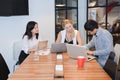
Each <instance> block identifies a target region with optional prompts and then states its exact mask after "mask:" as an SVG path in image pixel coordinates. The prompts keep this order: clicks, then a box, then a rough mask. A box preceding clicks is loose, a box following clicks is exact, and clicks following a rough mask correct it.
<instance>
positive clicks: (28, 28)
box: [23, 21, 39, 39]
mask: <svg viewBox="0 0 120 80" xmlns="http://www.w3.org/2000/svg"><path fill="white" fill-rule="evenodd" d="M35 24H37V22H35V21H30V22H28V23H27V26H26V31H25V33H24V35H23V37H24V36H25V35H27V36H28V39H31V38H32V32H31V30H32V29H33V28H34V26H35ZM38 36H39V33H37V34H36V39H38Z"/></svg>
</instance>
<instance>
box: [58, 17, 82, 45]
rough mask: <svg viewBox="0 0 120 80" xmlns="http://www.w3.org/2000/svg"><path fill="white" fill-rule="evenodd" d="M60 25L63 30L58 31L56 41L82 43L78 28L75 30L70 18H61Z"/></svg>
mask: <svg viewBox="0 0 120 80" xmlns="http://www.w3.org/2000/svg"><path fill="white" fill-rule="evenodd" d="M62 26H63V28H64V30H62V31H60V32H59V33H58V36H57V40H56V43H68V44H76V45H82V39H81V36H80V33H79V31H78V30H75V29H74V27H73V23H72V21H71V20H68V19H65V20H63V23H62Z"/></svg>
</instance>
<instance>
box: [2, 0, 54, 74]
mask: <svg viewBox="0 0 120 80" xmlns="http://www.w3.org/2000/svg"><path fill="white" fill-rule="evenodd" d="M54 11H55V10H54V0H29V15H27V16H10V17H1V16H0V53H2V55H3V56H4V58H5V60H6V62H7V65H8V67H9V69H10V71H11V73H12V69H13V64H14V63H15V61H13V48H12V47H13V42H15V41H17V40H20V39H21V38H22V36H23V34H24V31H25V28H26V24H27V22H28V21H30V20H34V21H36V22H38V24H39V29H40V36H41V37H42V39H47V40H49V45H48V46H49V47H50V44H51V43H53V42H54V40H55V18H54V15H55V14H54V13H55V12H54Z"/></svg>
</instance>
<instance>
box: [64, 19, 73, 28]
mask: <svg viewBox="0 0 120 80" xmlns="http://www.w3.org/2000/svg"><path fill="white" fill-rule="evenodd" d="M66 24H72V25H73V23H72V21H71V20H69V19H64V20H63V21H62V27H63V28H64V27H65V25H66Z"/></svg>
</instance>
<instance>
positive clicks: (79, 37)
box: [77, 31, 82, 46]
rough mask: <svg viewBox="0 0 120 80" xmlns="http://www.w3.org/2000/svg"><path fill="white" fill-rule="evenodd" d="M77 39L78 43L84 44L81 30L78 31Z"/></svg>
mask: <svg viewBox="0 0 120 80" xmlns="http://www.w3.org/2000/svg"><path fill="white" fill-rule="evenodd" d="M77 41H78V45H80V46H82V39H81V36H80V32H79V31H77Z"/></svg>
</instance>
